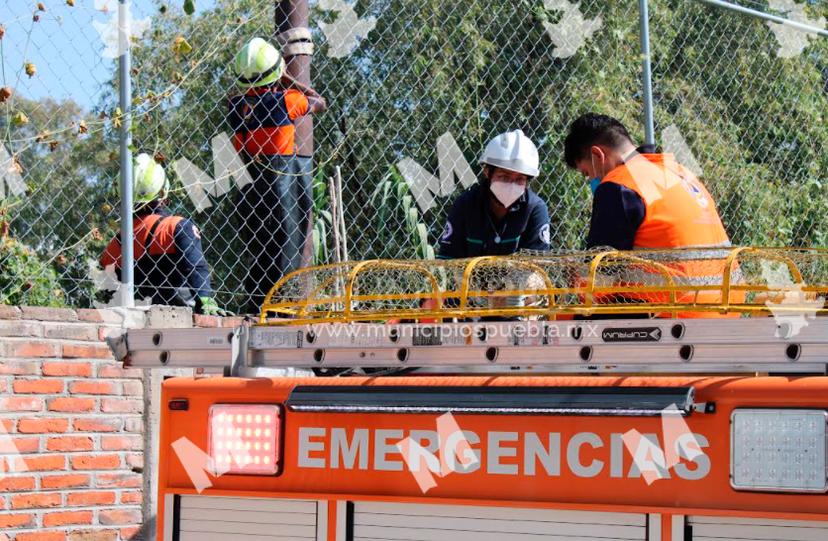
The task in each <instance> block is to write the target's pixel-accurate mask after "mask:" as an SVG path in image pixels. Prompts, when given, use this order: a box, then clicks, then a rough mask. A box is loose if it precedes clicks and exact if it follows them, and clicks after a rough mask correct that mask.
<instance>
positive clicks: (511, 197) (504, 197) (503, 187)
mask: <svg viewBox="0 0 828 541" xmlns="http://www.w3.org/2000/svg"><path fill="white" fill-rule="evenodd" d="M489 189H490V190H491V191H492V194H494V196H495V197H496V198H497V200H498V201H500V203H501V204H502V205H503V206H504V207H506V208H509V207H511V206H512V205H513V204H514V203H515V201H517V200H518V199H520V196H522V195H523V192H525V191H526V186H524V185H522V184H517V183H516V182H500V181H495V182H492V184H491V186H490V187H489Z"/></svg>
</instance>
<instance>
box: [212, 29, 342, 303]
mask: <svg viewBox="0 0 828 541" xmlns="http://www.w3.org/2000/svg"><path fill="white" fill-rule="evenodd" d="M234 71H235V73H236V76H237V82H238V84H239V85H240V87H241V88H242V90H243V92H242V93H240V94H238V95H235V96H232V97H231V98H230V114H229V116H228V122H229V124H230V127H231V128H232V129H233V132H234V145H235V147H236V150H237V151H238V152H239V153H240V154H241V155H242V158H243V159H244V160H245V162H246V163H247V169H248V171H249V172H250V176H251V178H252V179H253V184H250V185H248V186H246V187H245V188H244V192H243V194H242V199H241V201H240V203H239V208H238V211H239V214H240V215H241V221H242V227H241V233H242V237H243V239H244V242H245V244H246V247H247V253H248V256H249V257H250V260H249V261H246V262H245V264H246V266H247V268H248V269H249V271H248V276H247V282H248V283H247V290H248V292H249V294H250V307H251V309H252V308H253V307H256V308H258V306H260V305H261V303H262V302H263V301H264V296H265V294H266V293H267V292H268V290H269V289H270V288H271V287H272V286H273V284H274V283H275V282H276V281H277V280H278V279H279V278H281V277H282V276H283V275H284V274H286V273H288V272H290V271H292V270H295V269H297V268H299V267H300V266H301V265H302V253H303V251H304V247H305V243H306V242H307V237H308V232H309V231H310V227H309V226H310V219H311V212H312V208H313V194H312V190H311V181H312V168H313V161H312V160H313V158H312V157H311V156H300V155H297V154H296V145H295V128H294V122H295V121H296V120H297V119H299V118H300V117H302V116H304V115H307V114H314V113H321V112H323V111H324V110H325V109H326V107H327V105H326V103H325V100H324V99H323V98H322V97H321V96H320V95H319V94H318V93H317V92H316V91H314V90H313V89H312V88H309V87H307V86H305V85H303V84H301V83H299V82H298V81H296V80H295V79H293V78H292V77H290V76H289V75H287V74H286V73H285V62H284V60H283V59H282V55H281V54H280V53H279V51H278V50H277V49H276V47H274V46H273V45H271V44H270V43H268V42H267V41H265V40H263V39H261V38H253V39H252V40H250V41H249V42H248V43H247V44H246V45H245V46H244V47H243V48H242V49H241V50H240V51H239V53H238V54H237V55H236V59H235V65H234Z"/></svg>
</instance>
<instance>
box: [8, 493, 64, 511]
mask: <svg viewBox="0 0 828 541" xmlns="http://www.w3.org/2000/svg"><path fill="white" fill-rule="evenodd" d="M61 503H62V498H61V495H60V494H58V493H57V492H41V493H36V494H19V495H15V496H12V497H11V508H12V509H36V508H42V507H57V506H59V505H61Z"/></svg>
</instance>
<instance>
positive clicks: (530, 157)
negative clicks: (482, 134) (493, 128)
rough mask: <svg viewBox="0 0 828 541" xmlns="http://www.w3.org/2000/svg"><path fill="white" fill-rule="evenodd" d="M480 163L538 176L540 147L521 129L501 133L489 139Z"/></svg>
mask: <svg viewBox="0 0 828 541" xmlns="http://www.w3.org/2000/svg"><path fill="white" fill-rule="evenodd" d="M480 163H485V164H486V165H491V166H493V167H500V168H501V169H507V170H509V171H514V172H515V173H522V174H524V175H528V176H530V177H536V176H538V173H540V170H539V167H540V158H538V149H537V147H536V146H535V144H534V143H533V142H532V141H531V140H530V139H529V138H528V137H526V136H525V135H523V132H522V131H520V130H514V131H510V132H506V133H501V134H500V135H498V136H497V137H495V138H494V139H492V140H491V141H489V144H488V145H486V150H484V151H483V156H481V157H480Z"/></svg>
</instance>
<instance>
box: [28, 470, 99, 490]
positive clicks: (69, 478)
mask: <svg viewBox="0 0 828 541" xmlns="http://www.w3.org/2000/svg"><path fill="white" fill-rule="evenodd" d="M89 481H90V477H89V475H86V474H83V473H74V474H71V475H44V476H43V477H41V478H40V488H42V489H56V488H77V487H88V486H89Z"/></svg>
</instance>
